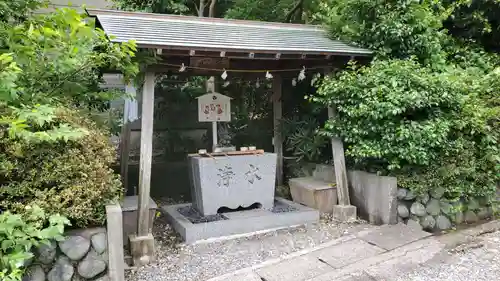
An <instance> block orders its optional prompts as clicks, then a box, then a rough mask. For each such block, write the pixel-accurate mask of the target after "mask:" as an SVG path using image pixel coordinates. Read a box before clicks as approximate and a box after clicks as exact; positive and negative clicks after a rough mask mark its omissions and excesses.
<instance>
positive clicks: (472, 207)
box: [467, 199, 480, 211]
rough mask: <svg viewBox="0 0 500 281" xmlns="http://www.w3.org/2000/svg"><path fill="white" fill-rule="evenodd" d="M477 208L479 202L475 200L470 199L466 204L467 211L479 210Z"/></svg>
mask: <svg viewBox="0 0 500 281" xmlns="http://www.w3.org/2000/svg"><path fill="white" fill-rule="evenodd" d="M479 208H480V205H479V201H477V200H476V199H470V200H469V202H468V203H467V210H472V211H477V210H479Z"/></svg>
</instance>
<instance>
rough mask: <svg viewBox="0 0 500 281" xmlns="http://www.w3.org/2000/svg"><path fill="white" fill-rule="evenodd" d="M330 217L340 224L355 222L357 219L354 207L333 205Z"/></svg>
mask: <svg viewBox="0 0 500 281" xmlns="http://www.w3.org/2000/svg"><path fill="white" fill-rule="evenodd" d="M332 217H333V218H334V219H336V220H339V221H341V222H350V221H355V220H356V219H357V211H356V206H353V205H335V206H333V213H332Z"/></svg>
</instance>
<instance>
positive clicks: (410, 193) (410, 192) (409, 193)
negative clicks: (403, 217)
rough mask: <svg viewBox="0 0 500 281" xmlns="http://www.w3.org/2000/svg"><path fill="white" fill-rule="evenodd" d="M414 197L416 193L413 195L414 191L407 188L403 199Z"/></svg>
mask: <svg viewBox="0 0 500 281" xmlns="http://www.w3.org/2000/svg"><path fill="white" fill-rule="evenodd" d="M415 197H417V195H415V193H414V192H413V191H411V190H408V192H407V193H406V196H405V198H404V199H405V200H413V199H415Z"/></svg>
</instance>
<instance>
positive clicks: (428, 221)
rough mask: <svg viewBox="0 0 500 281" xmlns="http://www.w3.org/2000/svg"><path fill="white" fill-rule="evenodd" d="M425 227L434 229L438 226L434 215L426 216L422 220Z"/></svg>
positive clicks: (421, 222) (421, 223)
mask: <svg viewBox="0 0 500 281" xmlns="http://www.w3.org/2000/svg"><path fill="white" fill-rule="evenodd" d="M420 225H421V226H422V228H423V229H426V230H432V229H434V227H435V226H436V220H435V219H434V217H433V216H425V217H423V218H422V219H421V220H420Z"/></svg>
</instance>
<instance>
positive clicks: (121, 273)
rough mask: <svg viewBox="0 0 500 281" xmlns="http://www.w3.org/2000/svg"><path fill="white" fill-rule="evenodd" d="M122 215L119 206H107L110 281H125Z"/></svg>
mask: <svg viewBox="0 0 500 281" xmlns="http://www.w3.org/2000/svg"><path fill="white" fill-rule="evenodd" d="M122 215H123V214H122V209H121V207H120V205H119V204H113V205H107V206H106V228H107V232H106V233H107V236H108V237H107V242H108V276H109V281H123V280H125V267H124V265H125V264H124V259H125V255H124V253H123V221H122V220H123V219H122Z"/></svg>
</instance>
